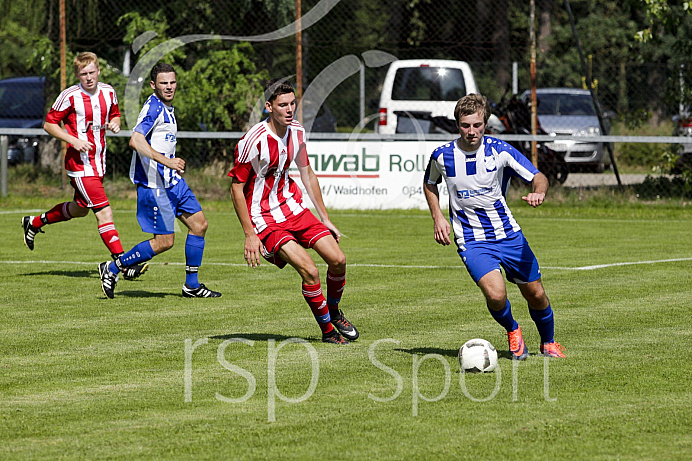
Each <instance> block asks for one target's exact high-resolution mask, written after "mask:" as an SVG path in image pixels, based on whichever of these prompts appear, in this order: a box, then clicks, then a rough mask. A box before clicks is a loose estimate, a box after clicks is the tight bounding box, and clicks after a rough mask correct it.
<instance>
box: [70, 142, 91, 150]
mask: <svg viewBox="0 0 692 461" xmlns="http://www.w3.org/2000/svg"><path fill="white" fill-rule="evenodd" d="M71 144H72V147H74V148H75V149H77V150H78V151H79V152H89V151H90V150H93V149H94V145H93V144H92V143H90V142H89V141H85V140H83V139H77V140H76V141H75V142H73V143H71Z"/></svg>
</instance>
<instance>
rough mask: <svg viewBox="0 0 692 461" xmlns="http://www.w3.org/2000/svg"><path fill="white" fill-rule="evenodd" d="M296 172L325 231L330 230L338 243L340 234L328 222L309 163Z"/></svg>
mask: <svg viewBox="0 0 692 461" xmlns="http://www.w3.org/2000/svg"><path fill="white" fill-rule="evenodd" d="M298 171H299V172H300V180H301V181H302V183H303V187H305V191H306V192H307V193H308V197H310V201H311V202H312V204H313V205H314V206H315V209H316V210H317V213H318V214H319V215H320V219H321V220H322V223H323V224H324V225H325V226H327V229H329V230H330V232H331V233H332V236H333V237H334V238H335V239H336V241H337V242H338V241H339V240H341V232H339V229H337V228H336V226H335V225H334V224H332V222H331V221H330V220H329V214H328V213H327V207H325V206H324V200H323V199H322V190H321V189H320V183H319V181H318V180H317V175H316V174H315V172H314V171H313V169H312V167H311V166H310V164H309V163H308V164H307V165H305V166H298Z"/></svg>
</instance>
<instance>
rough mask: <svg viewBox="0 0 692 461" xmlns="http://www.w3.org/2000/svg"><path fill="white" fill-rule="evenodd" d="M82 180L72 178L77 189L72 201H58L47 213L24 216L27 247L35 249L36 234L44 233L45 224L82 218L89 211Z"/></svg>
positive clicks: (23, 224) (73, 185)
mask: <svg viewBox="0 0 692 461" xmlns="http://www.w3.org/2000/svg"><path fill="white" fill-rule="evenodd" d="M82 182H83V181H82V178H70V185H71V186H72V188H73V189H74V190H75V195H74V199H73V200H72V201H71V202H63V203H58V204H57V205H55V206H54V207H53V208H51V209H50V210H48V211H46V212H45V213H41V214H40V215H37V216H24V217H23V218H22V227H23V228H24V244H25V245H26V246H27V248H29V249H30V250H33V249H34V239H35V238H36V234H38V233H44V231H43V229H42V227H43V226H46V225H48V224H55V223H59V222H63V221H69V220H70V219H72V218H82V217H84V216H86V215H87V214H88V213H89V201H88V198H85V197H83V195H82V193H81V192H80V190H83V189H84V186H83V184H82Z"/></svg>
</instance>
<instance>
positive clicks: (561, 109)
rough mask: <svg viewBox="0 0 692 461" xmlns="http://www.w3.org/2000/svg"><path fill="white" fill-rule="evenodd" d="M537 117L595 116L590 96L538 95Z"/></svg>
mask: <svg viewBox="0 0 692 461" xmlns="http://www.w3.org/2000/svg"><path fill="white" fill-rule="evenodd" d="M538 115H594V116H595V115H596V110H595V109H594V106H593V103H592V102H591V95H588V94H565V93H562V94H560V93H543V94H539V95H538Z"/></svg>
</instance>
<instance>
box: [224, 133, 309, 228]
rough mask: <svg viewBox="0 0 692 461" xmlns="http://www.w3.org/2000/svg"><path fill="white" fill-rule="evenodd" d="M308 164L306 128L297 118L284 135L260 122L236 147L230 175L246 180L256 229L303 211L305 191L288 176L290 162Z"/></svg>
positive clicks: (299, 164) (251, 217) (244, 181)
mask: <svg viewBox="0 0 692 461" xmlns="http://www.w3.org/2000/svg"><path fill="white" fill-rule="evenodd" d="M294 160H295V162H296V165H298V166H307V165H308V164H309V160H308V154H307V149H306V147H305V128H303V127H302V126H301V125H300V123H298V122H297V121H294V122H293V123H291V125H289V127H288V129H287V130H286V136H284V138H283V139H281V138H279V137H278V136H277V135H276V134H274V133H273V132H272V131H271V130H270V129H269V126H268V125H267V123H266V122H260V123H258V124H257V125H255V126H253V127H252V128H251V129H250V131H248V132H247V133H245V136H243V138H242V139H241V140H240V141H239V142H238V144H237V145H236V147H235V166H234V167H233V169H232V170H231V171H230V173H228V176H230V177H232V178H235V179H236V180H237V181H239V182H241V183H245V187H244V189H243V192H244V193H245V200H246V201H247V205H248V212H249V213H250V219H251V220H252V225H253V226H254V228H255V232H256V233H260V232H262V231H263V230H264V229H266V228H267V227H268V226H272V225H274V224H279V223H282V222H284V221H286V219H288V218H289V217H291V216H296V215H298V214H300V213H301V212H302V211H304V210H305V209H306V208H305V206H303V195H302V192H301V191H300V188H299V187H298V185H297V184H296V183H295V181H293V179H291V177H290V176H289V168H290V166H291V162H293V161H294Z"/></svg>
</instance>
